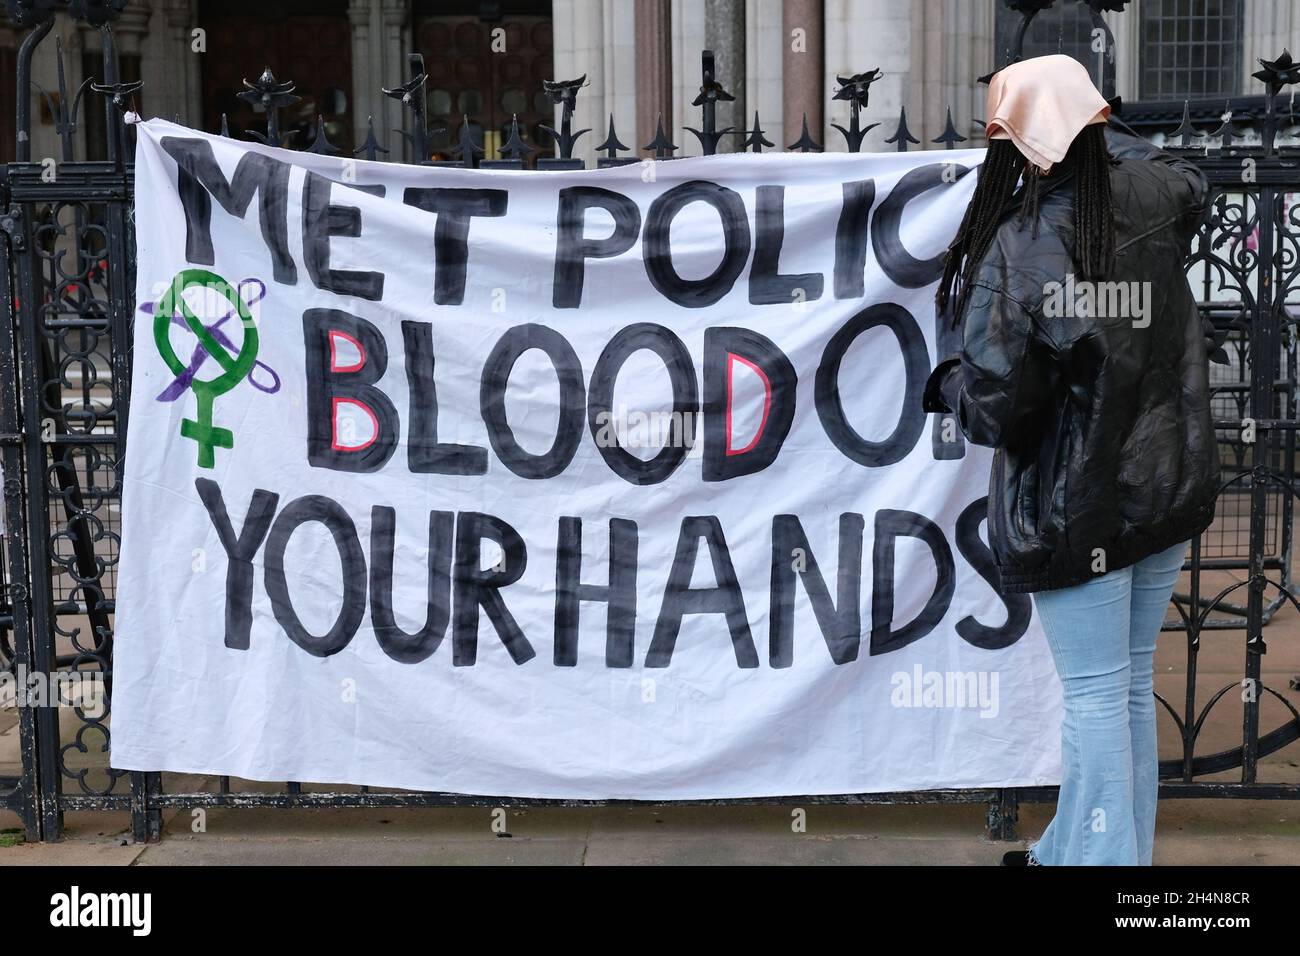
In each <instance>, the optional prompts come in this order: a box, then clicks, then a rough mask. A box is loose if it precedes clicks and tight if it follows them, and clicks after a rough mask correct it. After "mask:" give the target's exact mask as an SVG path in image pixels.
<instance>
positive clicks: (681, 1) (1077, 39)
mask: <svg viewBox="0 0 1300 956" xmlns="http://www.w3.org/2000/svg"><path fill="white" fill-rule="evenodd" d="M1105 17H1106V20H1107V22H1108V24H1109V26H1110V28H1111V30H1112V32H1113V35H1114V38H1115V56H1114V64H1115V65H1114V67H1113V68H1112V69H1113V70H1114V83H1115V89H1116V92H1118V93H1119V95H1120V96H1121V97H1122V98H1123V99H1124V101H1125V102H1126V103H1131V102H1138V103H1147V102H1152V101H1165V102H1171V103H1177V104H1179V106H1181V100H1182V99H1183V98H1184V97H1188V98H1191V99H1193V100H1201V101H1204V102H1206V103H1209V102H1218V101H1221V100H1223V101H1226V100H1228V99H1230V98H1232V97H1234V96H1241V95H1243V94H1247V93H1257V92H1258V89H1257V88H1256V87H1257V84H1254V82H1253V81H1251V80H1250V79H1249V74H1250V73H1251V72H1252V71H1253V69H1255V68H1256V64H1255V59H1256V57H1259V56H1265V57H1271V56H1273V55H1276V54H1277V53H1279V52H1280V51H1281V50H1282V48H1283V47H1289V48H1291V49H1293V50H1300V4H1295V3H1292V2H1289V0H1133V2H1131V3H1130V4H1129V6H1128V9H1127V10H1125V11H1124V12H1122V13H1107V14H1105ZM1018 22H1019V16H1018V15H1017V14H1014V13H1012V12H1010V11H1008V10H1006V9H1005V7H1004V6H1003V4H1002V3H1001V2H1000V0H130V2H129V3H128V4H127V7H126V10H125V11H124V12H123V14H122V15H121V17H120V19H119V20H118V22H117V23H116V25H115V27H114V37H115V40H116V44H117V48H118V52H119V57H120V60H121V69H122V73H123V75H124V76H125V77H128V78H139V79H141V80H143V81H144V84H145V85H144V89H143V91H142V93H141V97H140V100H141V101H140V104H139V105H140V110H141V112H142V113H144V114H145V115H146V116H150V115H157V116H163V117H167V118H173V117H179V118H180V119H181V121H182V122H184V123H186V124H187V125H192V126H202V127H204V128H207V129H216V128H217V127H218V126H219V124H220V122H221V117H222V115H223V114H225V115H226V116H227V121H228V122H229V124H230V127H231V130H232V133H233V134H234V135H241V133H242V131H243V130H244V129H248V128H256V127H257V125H258V123H259V118H258V117H256V116H254V115H253V114H252V111H251V108H249V107H248V106H247V105H245V104H243V103H242V101H240V100H239V99H238V98H237V96H236V94H237V93H238V92H239V90H240V89H242V82H241V81H242V80H243V79H244V78H247V79H254V78H256V76H257V75H258V74H259V73H260V72H261V71H262V69H263V68H264V67H266V66H268V65H269V66H271V67H272V68H273V69H274V70H275V73H276V75H277V77H278V78H280V79H292V80H294V81H295V82H296V83H297V85H298V92H299V93H300V94H301V95H302V97H303V99H302V102H301V103H300V104H298V106H297V107H295V108H294V109H293V110H290V111H287V113H286V116H285V126H286V129H288V130H290V131H291V132H292V134H293V135H295V137H305V138H306V139H305V140H304V139H296V140H295V142H296V145H299V146H302V145H306V144H307V143H308V142H310V140H311V137H314V135H315V129H316V118H317V116H320V117H321V118H322V122H323V123H324V125H325V129H326V132H327V133H328V135H329V138H330V139H331V141H333V142H334V143H335V144H336V145H337V146H339V147H340V148H341V149H343V150H350V149H353V148H355V147H356V146H357V145H359V144H360V143H362V142H363V141H364V140H365V137H366V135H367V124H368V121H371V120H372V121H373V125H374V128H375V130H376V132H377V136H378V138H379V139H380V141H381V142H383V143H384V144H385V145H386V146H387V147H388V148H389V149H390V150H393V151H396V156H402V155H405V154H404V153H403V152H401V150H402V149H403V144H402V142H401V140H400V137H399V136H398V135H397V134H396V133H395V132H393V131H394V130H395V129H397V128H400V127H401V126H402V124H403V122H405V117H404V116H403V111H402V109H401V107H400V104H399V103H398V102H397V101H396V100H394V99H391V98H389V97H385V96H383V95H381V94H380V92H379V89H380V87H394V86H397V85H398V84H400V83H401V82H402V81H404V80H405V79H406V78H408V76H409V69H410V66H409V64H408V61H407V54H408V53H409V52H412V51H418V52H420V53H422V54H423V55H424V57H425V63H426V69H427V71H428V73H429V82H428V84H427V92H428V97H429V111H430V114H431V116H433V117H435V118H438V120H439V123H438V124H437V125H440V126H444V127H445V128H446V130H447V131H446V132H445V133H440V134H438V137H437V138H435V142H434V146H435V148H436V149H440V150H442V149H446V148H449V147H450V146H451V145H452V144H453V142H454V140H455V135H456V133H457V132H458V130H459V126H460V123H461V122H462V117H463V116H466V115H468V117H469V120H470V122H471V124H472V129H473V131H474V134H475V137H476V138H477V139H478V140H479V141H480V142H483V141H484V140H486V145H487V146H488V149H489V151H491V150H492V149H494V147H495V146H496V145H499V143H500V142H501V140H502V137H503V136H504V135H505V133H506V131H507V129H508V124H509V122H510V119H511V118H512V117H518V118H519V122H520V125H521V127H522V128H523V133H524V136H525V138H526V139H528V140H529V141H531V142H534V143H536V144H538V145H542V146H545V147H548V148H549V145H550V144H549V142H548V139H547V137H546V136H545V134H544V133H542V131H541V130H540V125H541V124H543V123H548V124H549V123H552V122H553V119H552V112H551V111H552V109H553V106H552V105H551V104H550V103H549V102H548V101H547V99H546V97H545V96H544V94H543V93H542V87H541V81H542V80H543V79H551V78H557V79H572V78H576V77H578V76H580V75H584V74H585V76H586V78H587V85H586V87H585V88H584V89H583V90H582V93H581V95H580V96H579V98H578V109H577V116H576V120H577V124H576V125H577V128H584V127H589V128H591V129H592V132H591V133H589V134H587V135H586V136H584V137H583V138H582V139H581V140H580V143H579V148H578V150H577V153H578V155H580V156H582V157H584V158H585V159H587V160H588V162H590V161H591V160H592V159H593V158H594V155H595V146H596V145H597V144H598V143H599V142H600V141H601V140H602V139H604V137H605V134H606V131H607V124H608V122H609V120H610V118H611V117H612V118H613V121H614V124H615V128H616V129H617V131H618V135H619V138H620V139H621V140H622V141H623V142H624V143H626V144H627V145H629V146H633V147H642V146H644V144H646V143H648V142H649V141H650V139H651V138H652V137H653V136H654V133H655V129H656V124H657V123H658V122H659V120H660V118H661V117H662V121H663V123H664V128H665V131H666V132H667V133H668V135H669V136H670V137H671V138H672V140H673V141H674V142H675V143H677V144H678V145H679V146H681V147H682V150H681V152H682V153H684V154H688V155H689V154H693V153H695V152H698V147H697V145H696V144H695V140H694V137H692V136H691V135H690V134H689V133H688V132H687V131H686V129H685V127H687V126H693V125H698V122H699V111H698V109H697V108H695V107H693V106H692V105H691V101H692V99H693V98H694V97H695V95H696V93H697V92H698V89H699V85H700V51H701V50H704V49H711V50H713V51H714V53H715V56H716V63H717V77H718V79H719V81H720V82H721V83H722V84H723V85H724V86H725V87H726V88H727V89H728V90H729V91H730V92H731V93H732V94H733V95H734V96H735V100H734V101H732V102H729V103H726V104H724V105H723V106H722V108H720V110H719V125H720V126H735V127H737V128H749V127H751V126H752V122H753V117H754V114H755V113H757V114H758V116H759V117H760V120H761V123H762V127H763V129H764V130H765V131H766V135H767V138H768V139H769V140H770V141H772V142H774V143H776V144H777V145H778V146H782V147H783V146H786V145H788V144H789V143H792V142H794V141H795V140H796V139H797V138H798V137H799V135H800V129H801V123H802V120H803V117H804V116H805V115H806V116H807V118H808V122H809V126H810V130H811V134H812V136H813V138H814V139H816V140H818V141H820V142H823V143H825V144H826V145H827V147H828V148H830V149H842V148H844V146H843V141H842V138H841V137H840V136H839V135H838V134H837V133H835V131H834V130H833V128H832V124H836V123H838V124H841V125H847V124H848V106H847V104H846V103H845V102H844V101H842V100H835V99H833V98H832V97H833V93H834V90H835V88H836V81H835V78H836V77H837V76H842V75H848V74H853V73H859V72H862V71H865V70H868V69H872V68H877V67H878V68H879V69H880V70H881V71H882V76H881V78H880V79H879V80H878V81H877V82H876V83H875V84H874V85H873V86H872V89H871V101H870V105H869V108H868V109H867V111H866V114H865V116H864V117H863V119H864V122H867V123H871V122H877V123H880V124H881V125H880V126H879V127H878V128H877V129H875V130H873V131H872V133H870V134H869V135H868V136H867V138H866V141H865V144H864V149H889V148H892V147H890V146H888V145H886V143H885V139H886V138H887V137H888V136H890V135H892V134H893V131H894V129H895V126H896V124H897V118H898V114H899V110H900V109H903V108H905V109H906V111H907V119H908V125H909V128H910V129H911V131H912V134H913V135H914V136H915V137H916V138H917V139H918V140H920V141H921V142H922V143H923V144H927V145H928V144H929V143H930V141H931V140H933V139H934V137H935V136H937V135H938V134H939V133H940V132H941V131H942V130H943V128H944V123H945V119H946V112H947V110H948V108H949V107H951V109H952V115H953V121H954V123H955V125H956V128H957V130H958V131H959V133H961V134H962V135H964V136H966V137H968V139H969V141H970V142H971V144H973V145H977V144H979V142H980V141H981V140H980V127H979V125H978V124H977V123H976V122H975V120H976V119H977V118H978V117H979V116H980V115H981V113H982V111H983V87H982V86H979V85H978V84H977V83H976V77H978V76H979V75H980V74H983V73H986V72H988V71H989V70H990V69H991V68H992V64H993V63H994V62H995V61H997V62H1001V61H1002V60H1003V59H1004V58H1005V54H1004V53H999V51H1000V50H1001V51H1005V49H1006V48H1007V46H1008V45H1009V42H1010V36H1011V33H1012V32H1013V31H1014V28H1015V25H1016V24H1017V23H1018ZM1090 27H1091V24H1090V22H1089V19H1088V14H1087V9H1086V7H1084V6H1082V5H1080V4H1078V3H1077V2H1076V0H1060V2H1058V4H1057V5H1056V6H1055V7H1053V8H1051V9H1049V10H1048V11H1047V12H1045V13H1044V14H1042V15H1041V16H1040V17H1039V18H1038V20H1037V21H1035V25H1034V28H1033V30H1032V31H1031V32H1030V34H1029V36H1028V38H1027V43H1026V51H1027V53H1034V54H1037V53H1044V52H1056V51H1058V50H1060V51H1062V52H1067V53H1073V54H1076V55H1078V56H1079V57H1080V59H1083V60H1084V61H1085V62H1087V63H1089V64H1090V66H1092V67H1093V68H1094V71H1095V72H1097V73H1098V75H1100V70H1101V69H1104V62H1102V61H1098V62H1101V65H1100V66H1098V65H1097V63H1094V60H1097V57H1096V55H1095V54H1094V53H1092V51H1091V48H1090V46H1089V42H1090ZM56 30H57V31H58V34H59V38H60V42H61V45H62V50H63V54H64V62H65V73H66V89H67V90H68V91H69V92H68V96H69V97H71V96H73V95H74V94H75V91H76V90H77V89H78V87H79V84H80V83H81V81H82V79H83V78H85V77H87V76H98V75H100V71H101V70H102V65H101V64H102V60H101V54H100V46H101V44H100V37H99V35H98V33H97V32H96V31H93V30H88V29H84V28H78V27H77V26H76V25H75V24H73V23H72V22H70V21H68V20H66V19H61V21H60V23H59V24H58V26H57V27H56ZM15 33H16V31H14V30H12V29H10V28H8V27H3V28H0V70H4V71H5V72H6V73H7V74H8V75H10V76H12V72H13V66H14V62H15V50H16V46H17V43H18V42H20V40H21V37H20V36H16V35H15ZM54 50H55V44H53V43H50V42H47V43H45V44H43V45H42V47H41V50H40V54H39V56H38V58H37V62H36V64H35V69H34V76H35V79H36V81H37V82H38V83H39V84H40V85H41V87H43V88H44V89H45V90H47V91H51V92H52V93H55V94H57V91H58V89H59V85H58V76H57V71H56V66H55V53H54ZM4 86H5V89H4V90H3V92H0V144H3V146H0V159H9V158H11V157H12V150H13V112H14V111H13V108H12V103H7V102H6V101H5V99H3V97H7V98H8V99H10V100H11V99H12V97H13V95H14V93H13V90H12V84H11V83H6V84H4ZM86 95H87V97H89V98H90V101H91V102H92V103H95V104H96V105H97V104H98V98H97V97H96V96H95V94H91V93H87V94H86ZM37 99H38V102H37V103H35V104H33V117H34V129H33V154H34V155H36V156H41V155H56V151H57V148H58V147H57V143H58V133H57V129H56V124H57V116H56V115H55V113H54V111H53V110H52V109H51V102H54V103H57V98H55V99H52V101H46V100H45V99H44V98H43V97H41V96H39V95H38V96H37ZM90 112H91V113H93V112H94V110H91V111H90ZM97 122H102V120H98V118H97V117H94V116H87V117H86V119H85V121H84V122H83V123H82V128H81V129H80V130H79V131H78V133H77V137H78V138H79V142H80V143H81V147H80V148H81V149H83V150H85V149H88V150H89V152H90V154H91V155H93V151H94V146H93V145H92V144H93V141H94V136H93V133H94V131H95V129H96V126H97ZM723 148H734V145H724V147H723ZM390 155H393V154H390ZM85 156H86V152H79V155H78V158H84V157H85Z"/></svg>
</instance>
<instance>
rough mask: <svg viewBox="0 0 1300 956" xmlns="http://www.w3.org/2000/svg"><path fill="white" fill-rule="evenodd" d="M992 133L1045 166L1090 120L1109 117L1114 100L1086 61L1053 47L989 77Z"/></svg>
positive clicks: (1061, 153)
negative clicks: (1097, 83) (1103, 91)
mask: <svg viewBox="0 0 1300 956" xmlns="http://www.w3.org/2000/svg"><path fill="white" fill-rule="evenodd" d="M986 116H987V117H988V119H987V123H988V126H987V128H986V131H987V133H988V137H989V139H1009V140H1011V141H1012V142H1013V143H1014V144H1015V146H1016V149H1018V150H1020V152H1021V154H1023V155H1024V157H1025V158H1026V159H1027V160H1029V162H1031V163H1033V164H1034V165H1035V166H1037V167H1038V168H1039V169H1040V170H1042V171H1043V172H1047V171H1048V170H1050V169H1051V168H1052V166H1053V165H1055V164H1056V163H1059V162H1060V161H1061V160H1062V159H1064V158H1065V153H1066V150H1068V149H1069V148H1070V143H1071V142H1073V141H1074V137H1076V136H1078V135H1079V131H1080V130H1082V129H1083V128H1084V127H1085V126H1089V125H1091V124H1093V123H1104V122H1106V119H1107V117H1109V116H1110V105H1109V104H1108V103H1107V102H1106V98H1105V97H1103V96H1102V95H1101V93H1099V92H1098V91H1097V87H1095V86H1094V85H1093V83H1092V77H1091V76H1089V75H1088V71H1087V70H1086V69H1085V68H1084V66H1083V64H1082V63H1080V62H1079V61H1078V60H1076V59H1074V58H1073V57H1068V56H1064V55H1062V54H1059V53H1054V54H1052V55H1051V56H1036V57H1033V58H1032V59H1028V60H1021V61H1020V62H1019V63H1012V64H1011V65H1010V66H1006V67H1003V68H1002V69H1001V70H999V71H998V72H997V73H994V74H993V77H992V78H991V79H990V80H989V95H988V111H987V113H986Z"/></svg>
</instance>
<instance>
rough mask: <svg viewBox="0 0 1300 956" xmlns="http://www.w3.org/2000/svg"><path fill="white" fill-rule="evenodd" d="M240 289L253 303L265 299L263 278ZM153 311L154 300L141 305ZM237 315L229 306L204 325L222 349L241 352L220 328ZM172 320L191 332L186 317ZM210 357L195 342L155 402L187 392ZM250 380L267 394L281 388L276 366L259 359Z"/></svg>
mask: <svg viewBox="0 0 1300 956" xmlns="http://www.w3.org/2000/svg"><path fill="white" fill-rule="evenodd" d="M246 286H247V287H248V289H249V290H250V291H248V292H247V293H246V292H245V287H246ZM238 289H239V297H240V298H241V299H243V300H244V301H245V302H246V303H247V304H248V305H250V306H251V305H254V304H255V303H258V302H261V301H262V299H264V298H266V283H265V282H263V281H262V280H261V279H241V280H240V282H239V286H238ZM153 310H154V303H152V302H145V303H142V304H141V305H140V311H141V312H144V313H146V314H148V315H152V314H153ZM234 314H235V310H234V309H233V308H232V309H229V310H227V312H226V314H225V315H223V316H222V317H221V318H219V319H217V321H215V322H213V323H212V324H211V325H208V326H205V328H206V329H207V330H208V332H210V333H211V334H212V337H213V338H214V339H216V340H217V342H219V343H220V344H221V346H222V348H226V349H229V350H230V351H231V352H238V351H239V349H237V348H236V347H235V344H234V342H232V341H231V340H230V337H229V336H228V335H226V333H225V332H223V331H221V326H223V325H225V324H226V322H227V321H229V320H230V318H231V317H232V316H234ZM172 322H173V323H174V324H175V325H178V326H180V327H181V328H182V329H186V330H187V331H188V326H186V324H185V319H184V317H183V316H180V315H175V316H172ZM210 357H211V356H209V355H208V353H207V351H206V350H205V349H204V348H203V346H202V345H196V346H195V347H194V352H193V353H192V354H191V355H190V361H189V364H188V365H187V366H186V367H185V371H183V372H181V374H180V375H177V376H176V378H174V379H172V381H171V382H170V384H168V386H167V387H166V388H164V389H163V390H162V391H161V392H159V393H158V397H157V398H156V399H155V401H159V402H174V401H176V399H178V398H180V397H181V396H182V395H184V394H185V392H186V391H187V390H188V389H189V387H190V383H191V382H193V381H194V376H195V375H197V374H198V372H199V369H201V368H202V367H203V363H204V362H206V361H207V360H208V359H209V358H210ZM259 370H260V371H263V372H265V373H266V374H267V375H269V376H271V378H270V381H267V382H259V381H258V380H257V372H258V371H259ZM248 381H249V382H251V383H252V385H253V388H255V389H257V390H258V391H261V392H266V393H267V394H268V395H274V394H275V393H276V392H278V391H279V390H280V376H279V375H278V374H277V373H276V371H275V369H273V368H271V366H269V365H267V364H266V363H265V362H263V361H260V360H259V361H257V362H254V363H253V368H252V370H251V371H249V373H248Z"/></svg>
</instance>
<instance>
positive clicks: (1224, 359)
mask: <svg viewBox="0 0 1300 956" xmlns="http://www.w3.org/2000/svg"><path fill="white" fill-rule="evenodd" d="M1201 331H1203V332H1204V333H1205V354H1206V356H1207V357H1208V358H1209V360H1210V361H1211V362H1214V363H1215V364H1216V365H1230V364H1232V363H1231V361H1230V360H1229V359H1228V350H1227V349H1225V348H1224V347H1223V343H1224V342H1226V341H1227V340H1228V332H1229V331H1231V330H1230V329H1228V328H1226V327H1225V328H1223V329H1220V328H1219V327H1218V326H1216V325H1215V324H1214V320H1213V319H1211V318H1210V317H1209V316H1208V315H1204V314H1202V315H1201Z"/></svg>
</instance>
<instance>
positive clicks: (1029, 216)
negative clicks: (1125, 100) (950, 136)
mask: <svg viewBox="0 0 1300 956" xmlns="http://www.w3.org/2000/svg"><path fill="white" fill-rule="evenodd" d="M1104 129H1105V127H1104V126H1103V125H1102V124H1092V125H1089V126H1085V127H1084V128H1083V130H1082V131H1081V132H1080V133H1079V135H1078V136H1076V137H1075V138H1074V141H1073V142H1072V143H1071V144H1070V148H1069V150H1068V151H1067V152H1066V154H1065V158H1064V159H1062V160H1061V162H1060V163H1058V164H1057V167H1056V168H1054V169H1053V170H1052V173H1053V175H1055V174H1056V173H1057V172H1058V171H1059V172H1061V173H1073V175H1074V177H1075V180H1076V188H1075V195H1074V234H1075V260H1076V263H1077V265H1078V268H1079V272H1080V277H1081V278H1084V279H1093V280H1095V279H1100V278H1102V277H1103V276H1105V275H1106V274H1107V273H1108V272H1110V269H1111V265H1112V262H1113V259H1114V247H1115V242H1114V239H1115V228H1114V209H1113V206H1112V203H1111V194H1110V166H1111V165H1112V164H1113V163H1114V160H1112V159H1111V157H1110V153H1109V151H1108V150H1107V149H1106V135H1105V132H1104ZM1022 179H1023V180H1024V186H1023V189H1022V196H1021V200H1020V211H1019V214H1018V216H1017V228H1022V229H1023V228H1024V225H1025V223H1026V222H1029V223H1030V228H1031V230H1032V234H1033V236H1034V237H1035V238H1037V236H1038V199H1039V191H1038V187H1039V179H1040V176H1039V175H1038V173H1036V172H1035V171H1034V170H1033V169H1032V168H1031V167H1030V166H1029V164H1028V163H1027V162H1026V161H1025V158H1024V156H1023V155H1021V153H1020V150H1018V149H1016V147H1015V145H1014V144H1013V143H1012V142H1011V140H1008V139H995V140H991V141H990V142H989V148H988V154H987V155H986V156H985V158H984V163H983V164H982V165H981V166H980V171H979V180H978V182H977V183H976V186H975V194H974V195H973V196H972V197H971V201H970V205H968V206H967V207H966V213H965V215H964V216H963V217H962V221H961V225H960V226H959V227H958V229H957V235H956V237H955V238H954V239H953V241H952V243H951V244H950V245H949V246H948V252H947V255H946V256H945V257H944V261H943V277H942V278H941V279H940V280H939V291H938V292H937V293H936V294H935V299H934V301H935V306H936V307H937V308H938V310H939V313H940V314H944V313H946V312H948V310H949V308H950V307H951V315H952V323H953V325H957V323H959V322H960V321H961V315H962V311H963V309H964V308H965V306H966V300H967V298H968V297H969V295H970V284H971V281H972V279H973V278H974V275H975V270H976V269H977V268H979V264H980V261H981V260H982V259H983V258H984V254H985V253H986V252H987V251H988V248H989V246H990V245H991V244H992V242H993V237H994V236H996V235H997V231H998V228H999V227H1000V226H1001V225H1002V222H1003V216H1004V213H1005V212H1006V211H1007V209H1008V208H1009V207H1010V205H1011V201H1012V198H1013V197H1014V195H1015V192H1016V186H1017V184H1019V183H1020V181H1021V180H1022Z"/></svg>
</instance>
